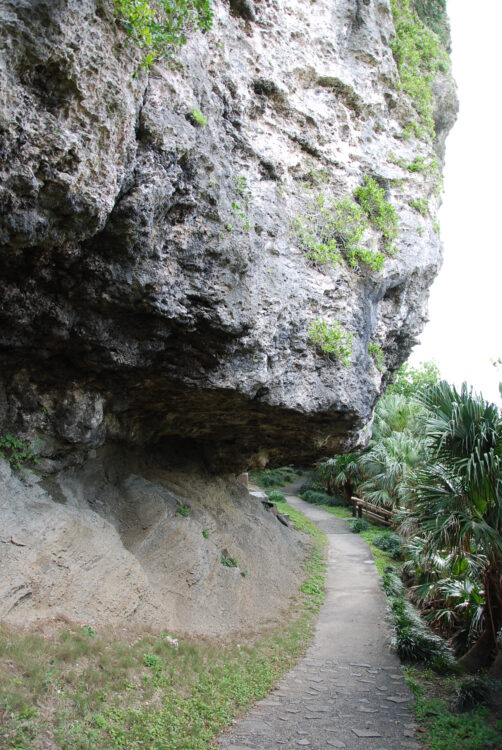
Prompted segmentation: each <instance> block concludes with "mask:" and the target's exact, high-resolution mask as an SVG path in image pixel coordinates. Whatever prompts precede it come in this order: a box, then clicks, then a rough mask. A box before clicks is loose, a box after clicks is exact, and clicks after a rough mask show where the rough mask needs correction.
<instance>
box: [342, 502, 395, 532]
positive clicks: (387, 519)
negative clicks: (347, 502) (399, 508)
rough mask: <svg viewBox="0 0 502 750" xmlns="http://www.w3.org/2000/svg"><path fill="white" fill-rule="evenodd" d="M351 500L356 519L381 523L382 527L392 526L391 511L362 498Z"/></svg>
mask: <svg viewBox="0 0 502 750" xmlns="http://www.w3.org/2000/svg"><path fill="white" fill-rule="evenodd" d="M350 499H351V502H352V515H353V516H354V518H366V519H367V520H368V521H373V523H379V524H380V525H381V526H392V516H393V512H392V511H391V510H386V509H385V508H381V507H380V506H379V505H373V504H372V503H369V502H368V501H367V500H363V499H362V498H360V497H351V498H350Z"/></svg>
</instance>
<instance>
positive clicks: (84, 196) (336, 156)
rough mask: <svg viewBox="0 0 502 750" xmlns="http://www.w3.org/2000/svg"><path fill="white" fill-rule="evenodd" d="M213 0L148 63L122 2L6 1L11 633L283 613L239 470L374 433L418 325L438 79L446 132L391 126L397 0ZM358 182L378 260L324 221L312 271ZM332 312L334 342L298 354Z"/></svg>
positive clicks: (396, 85)
mask: <svg viewBox="0 0 502 750" xmlns="http://www.w3.org/2000/svg"><path fill="white" fill-rule="evenodd" d="M214 10H215V16H214V24H213V29H212V31H211V32H210V33H206V34H202V33H200V32H199V33H194V34H192V35H191V37H190V39H189V41H188V43H187V44H186V46H185V47H184V48H183V49H182V50H181V51H180V53H179V55H178V57H177V60H176V61H175V63H174V64H173V63H172V62H171V64H168V63H167V62H162V61H161V62H158V63H157V64H156V65H155V66H154V67H153V68H151V69H150V70H149V71H145V69H144V67H143V66H142V59H143V57H142V52H141V51H139V50H138V49H137V48H136V47H135V45H134V44H133V42H132V41H131V39H130V38H129V37H128V36H127V33H126V31H125V30H124V28H123V25H122V24H121V22H120V19H117V18H116V17H115V15H114V3H113V2H112V0H3V2H1V3H0V86H1V90H2V97H1V98H0V154H1V160H0V172H1V176H0V206H1V225H0V245H1V248H0V454H1V453H4V454H5V456H4V458H3V459H2V457H1V455H0V509H1V517H2V520H3V524H2V528H1V530H0V558H1V569H2V583H1V585H0V618H1V619H2V620H5V621H7V622H8V623H11V624H15V625H18V624H29V623H32V622H33V621H36V620H40V619H44V618H58V617H60V618H63V619H64V620H68V619H70V620H76V621H80V622H85V623H92V624H100V623H105V622H108V623H110V624H112V625H118V624H121V625H122V624H124V622H125V621H126V622H128V623H132V624H133V625H134V626H135V627H136V626H141V627H143V626H145V625H148V626H150V627H155V628H159V627H169V628H173V629H175V630H177V631H181V632H182V631H187V632H191V633H196V634H201V633H206V634H210V635H217V634H219V635H224V636H226V635H227V634H228V633H230V632H235V631H238V630H242V629H244V628H245V629H248V628H249V627H254V626H256V625H259V624H263V623H266V622H270V621H271V620H273V619H276V618H277V617H278V615H279V614H280V612H281V610H287V608H288V606H289V601H290V597H291V596H292V595H294V594H295V592H296V589H297V585H298V579H299V577H301V560H302V559H303V556H304V550H303V549H302V546H301V543H300V544H299V542H298V536H297V535H295V533H294V532H293V531H292V530H291V529H287V528H286V527H284V526H281V525H280V524H279V522H278V521H277V520H276V518H275V517H274V516H273V515H272V514H270V513H267V512H266V510H265V509H264V508H263V506H262V504H261V502H260V500H259V499H257V498H256V497H252V496H250V495H249V494H248V493H247V491H246V490H245V489H244V488H243V487H242V486H241V485H240V484H239V483H237V482H236V480H235V476H234V477H232V476H229V475H231V474H234V475H235V473H237V472H238V471H240V470H242V469H245V468H250V467H253V466H265V465H266V464H277V463H286V462H289V461H296V462H309V461H312V460H314V459H316V458H318V457H320V456H323V455H329V454H333V453H334V452H339V451H344V450H349V449H351V448H355V447H356V446H358V445H361V444H364V442H365V440H367V438H368V426H369V424H370V423H371V418H372V413H373V408H374V405H375V402H376V400H377V398H378V396H379V394H380V393H381V391H382V389H383V387H384V386H385V384H386V383H387V382H388V380H389V378H390V377H391V376H392V372H393V371H394V370H395V369H396V368H397V367H398V366H399V365H400V363H401V362H402V361H403V360H404V359H405V358H406V356H407V355H408V353H409V350H410V348H411V346H412V345H413V343H414V341H415V338H416V336H417V334H418V333H419V332H420V330H421V329H422V326H423V323H424V320H425V315H426V303H427V295H428V289H429V286H430V284H431V283H432V280H433V279H434V277H435V275H436V273H437V270H438V268H439V265H440V262H441V245H440V241H439V237H438V233H437V226H436V224H435V217H436V212H437V208H438V205H439V200H440V197H439V195H438V181H439V170H440V167H441V165H442V158H443V154H444V141H445V138H446V134H447V132H448V130H449V128H450V127H451V125H452V122H453V120H454V118H455V110H456V100H455V96H454V89H453V85H452V83H451V80H450V79H449V78H448V76H447V75H444V74H441V75H439V76H438V77H437V80H436V82H435V84H434V93H435V101H436V107H435V112H434V123H435V129H436V133H435V138H434V139H432V140H431V141H430V142H426V141H424V140H423V139H422V140H418V139H417V138H411V139H406V138H405V137H404V133H403V129H404V127H405V125H406V123H407V122H409V121H410V119H411V120H413V119H416V117H417V114H416V111H415V110H414V108H413V105H412V102H411V101H410V100H409V99H408V98H407V96H406V95H405V94H404V93H403V91H402V90H401V88H400V81H399V75H398V70H397V67H396V63H395V60H394V57H393V54H392V51H391V46H390V45H391V41H392V39H393V36H394V24H393V17H392V13H391V9H390V3H389V0H316V2H315V3H312V2H310V0H287V1H286V0H274V1H273V2H268V1H265V0H261V1H260V2H258V0H256V2H253V1H252V0H230V3H229V2H228V0H215V2H214ZM435 164H437V165H438V166H439V169H438V168H436V166H434V165H435ZM368 178H371V180H373V181H374V182H372V184H373V185H377V186H379V188H378V189H379V190H380V189H383V190H384V191H385V196H386V197H385V200H386V201H388V202H389V203H391V204H392V206H393V207H394V210H395V212H396V215H397V219H398V225H399V231H398V235H397V237H395V238H394V239H393V245H394V247H395V252H393V253H388V255H389V257H387V259H386V260H385V264H384V266H383V268H376V267H375V268H373V269H372V268H371V267H370V266H369V265H368V263H365V262H363V259H362V256H361V257H359V259H356V258H353V260H354V262H353V263H352V264H351V263H350V262H347V260H350V254H348V252H347V248H345V249H344V247H343V236H341V235H343V232H341V231H340V230H339V229H338V230H337V231H338V235H340V236H336V237H335V236H333V238H331V239H335V240H336V242H337V243H338V245H339V249H340V251H341V252H342V255H343V252H344V251H345V255H346V258H345V261H344V262H339V263H338V264H336V265H333V264H330V263H325V264H321V263H319V262H318V261H319V257H317V261H316V260H315V259H314V258H312V255H313V254H314V255H315V253H313V252H312V246H313V245H315V244H316V242H319V241H320V239H319V237H318V236H317V235H316V232H317V229H318V228H319V227H318V226H317V224H319V226H320V225H322V223H323V222H325V223H327V224H330V222H331V224H332V223H333V221H332V213H330V212H331V210H332V209H333V207H334V206H336V205H338V204H337V201H345V200H346V201H349V202H350V201H353V198H354V191H355V190H356V189H357V188H359V187H360V186H361V185H363V184H365V180H367V179H368ZM366 184H367V183H366ZM350 205H352V207H353V205H354V204H353V203H351V204H350ZM386 205H387V204H386ZM356 208H357V207H356ZM357 210H359V209H357ZM328 234H329V233H328ZM323 239H324V240H326V241H327V243H328V244H329V241H330V237H327V238H326V237H324V238H323ZM362 242H363V243H364V247H365V248H366V249H367V250H369V251H370V252H374V251H376V250H377V249H378V248H380V250H381V249H382V244H383V239H382V236H380V234H379V231H376V229H375V227H370V226H369V225H368V226H367V227H366V229H365V231H364V237H363V239H362ZM309 243H310V246H309ZM330 247H331V250H333V249H334V248H333V246H332V245H330ZM321 322H323V323H325V324H326V325H328V326H332V327H333V331H334V332H335V333H336V332H337V331H338V334H339V335H340V336H341V337H342V343H343V344H344V345H345V352H344V353H341V352H337V351H336V346H335V350H334V352H332V353H331V354H329V353H326V352H324V351H322V347H320V346H319V345H316V344H315V341H313V340H312V333H311V331H312V324H317V325H319V324H320V323H321ZM337 326H338V327H337ZM309 330H310V333H309ZM350 336H352V351H351V352H349V353H348V352H347V349H348V348H350V347H348V346H347V344H348V342H349V338H350ZM335 338H336V337H335ZM370 345H371V346H370ZM337 355H338V356H337ZM10 436H15V439H17V440H19V442H17V443H16V442H13V440H14V438H11V437H10ZM30 446H31V447H30ZM33 452H34V453H36V454H37V456H38V464H37V466H36V467H35V471H34V473H32V472H30V471H29V470H25V473H23V472H22V471H19V466H18V465H21V464H23V463H29V461H26V460H25V459H30V458H32V457H33V456H32V454H33ZM9 461H10V465H9ZM223 474H226V475H227V476H226V477H224V476H222V475H223ZM227 556H228V557H227ZM231 558H233V559H234V562H235V564H236V565H237V567H232V568H229V567H228V566H227V565H225V564H224V563H225V561H226V560H227V559H231ZM237 561H238V564H237ZM248 572H249V575H247V573H248Z"/></svg>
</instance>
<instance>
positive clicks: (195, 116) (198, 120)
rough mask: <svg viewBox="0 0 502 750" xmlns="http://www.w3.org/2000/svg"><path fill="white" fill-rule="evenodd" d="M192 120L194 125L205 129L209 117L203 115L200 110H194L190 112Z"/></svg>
mask: <svg viewBox="0 0 502 750" xmlns="http://www.w3.org/2000/svg"><path fill="white" fill-rule="evenodd" d="M190 119H191V121H192V122H193V124H194V125H200V127H201V128H204V127H205V126H206V125H207V117H206V115H203V114H202V112H201V111H200V109H192V111H191V112H190Z"/></svg>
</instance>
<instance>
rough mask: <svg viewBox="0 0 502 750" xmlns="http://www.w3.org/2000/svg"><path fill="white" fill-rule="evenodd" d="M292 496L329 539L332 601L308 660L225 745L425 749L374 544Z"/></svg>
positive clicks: (269, 749)
mask: <svg viewBox="0 0 502 750" xmlns="http://www.w3.org/2000/svg"><path fill="white" fill-rule="evenodd" d="M290 491H294V490H293V488H290ZM287 500H288V502H289V503H290V504H291V505H293V506H294V507H295V508H297V509H298V510H301V511H302V513H304V514H305V515H306V516H308V517H309V518H311V519H312V520H313V521H315V523H316V524H317V525H318V526H319V527H320V528H321V529H322V530H323V531H324V533H325V534H326V536H327V538H328V542H329V551H328V572H327V578H326V602H325V604H324V606H323V607H322V609H321V612H320V615H319V618H318V621H317V626H316V631H315V637H314V642H313V643H312V645H311V647H310V648H309V650H308V652H307V655H306V656H305V658H304V659H303V660H302V661H301V662H300V663H299V664H298V666H297V667H296V668H295V669H293V670H292V671H291V672H289V673H288V674H287V675H286V676H285V677H284V679H283V680H282V682H281V683H280V684H279V686H278V687H277V689H276V690H275V691H274V692H273V693H271V694H270V695H269V696H268V697H267V698H266V699H265V700H263V701H261V702H260V703H258V704H257V705H256V706H255V707H254V709H253V710H252V711H251V712H250V713H249V714H248V715H247V716H246V717H245V718H244V719H243V720H241V721H240V722H238V723H237V724H236V725H235V726H234V728H233V729H232V730H231V732H230V733H229V734H228V735H227V736H226V737H224V739H223V741H222V743H221V745H220V748H221V750H250V749H252V750H276V748H292V749H293V748H294V749H296V748H302V747H305V748H311V749H312V750H331V749H332V748H347V750H419V748H420V747H421V745H420V744H419V743H418V742H417V740H416V738H415V730H416V725H415V724H414V722H413V717H412V714H411V711H410V702H411V701H412V696H411V694H410V692H409V690H408V688H407V686H406V684H405V682H404V679H403V675H402V672H401V668H400V663H399V659H398V658H397V656H395V655H394V654H392V653H391V652H390V651H389V648H388V646H387V640H388V632H389V626H388V623H387V621H386V597H385V594H384V593H383V591H382V589H381V586H380V580H379V576H378V573H377V571H376V568H375V563H374V561H373V558H372V556H371V552H370V550H369V548H368V545H367V544H366V542H365V541H364V539H361V537H359V536H358V535H356V534H352V533H351V532H350V531H349V529H348V527H347V525H346V524H345V523H344V521H342V520H341V519H338V518H336V517H335V516H333V515H331V514H330V513H327V512H326V511H323V510H321V509H319V508H316V507H315V506H313V505H309V504H308V503H305V502H304V501H303V500H300V498H298V497H296V496H292V495H288V496H287Z"/></svg>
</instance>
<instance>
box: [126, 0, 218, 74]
mask: <svg viewBox="0 0 502 750" xmlns="http://www.w3.org/2000/svg"><path fill="white" fill-rule="evenodd" d="M114 6H115V15H116V17H117V19H118V20H119V22H120V23H121V24H122V26H123V27H124V29H125V30H126V32H127V34H128V35H129V36H130V37H131V39H132V40H133V42H134V44H135V45H136V46H137V47H139V49H140V50H141V51H142V52H143V62H142V67H143V68H144V69H145V70H148V68H150V67H151V66H152V65H153V63H154V62H155V61H156V60H159V59H161V58H167V59H168V60H171V61H172V60H173V58H174V54H175V53H176V51H177V50H178V49H179V48H180V47H182V46H183V45H184V44H185V43H186V41H187V35H188V34H189V33H190V32H192V31H195V30H197V29H199V30H201V31H209V29H210V28H211V26H212V21H213V11H212V8H211V2H210V0H114Z"/></svg>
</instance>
